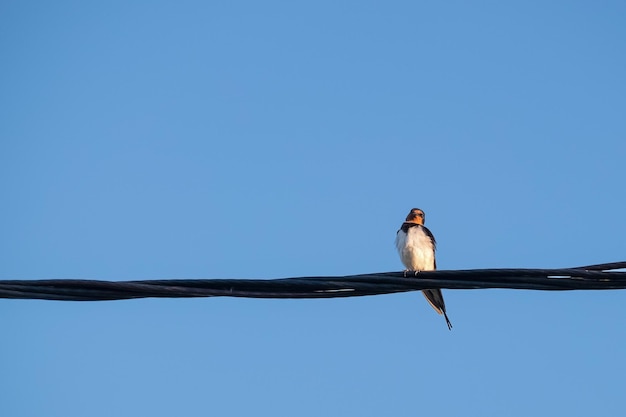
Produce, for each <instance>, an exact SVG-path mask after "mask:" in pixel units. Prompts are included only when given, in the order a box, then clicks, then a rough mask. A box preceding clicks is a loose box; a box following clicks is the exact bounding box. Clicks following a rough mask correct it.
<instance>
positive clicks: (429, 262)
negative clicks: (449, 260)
mask: <svg viewBox="0 0 626 417" xmlns="http://www.w3.org/2000/svg"><path fill="white" fill-rule="evenodd" d="M425 220H426V215H425V214H424V211H422V210H420V209H418V208H414V209H411V211H410V212H409V215H408V216H406V220H405V221H404V223H402V226H400V230H398V233H397V234H396V248H398V254H400V260H402V263H403V264H404V266H405V267H406V268H407V269H406V270H405V271H404V273H405V276H406V273H407V272H408V271H415V276H417V274H418V273H419V272H420V271H434V270H435V269H437V261H436V260H435V250H436V248H437V242H436V241H435V236H433V234H432V233H431V231H430V230H428V228H427V227H426V226H424V221H425ZM422 293H423V294H424V296H425V297H426V300H428V303H429V304H430V305H431V306H432V308H434V309H435V311H436V312H437V313H439V314H443V316H444V317H445V319H446V324H447V325H448V329H450V330H452V323H450V320H449V319H448V315H447V314H446V303H445V302H444V301H443V294H442V293H441V290H440V289H433V290H422Z"/></svg>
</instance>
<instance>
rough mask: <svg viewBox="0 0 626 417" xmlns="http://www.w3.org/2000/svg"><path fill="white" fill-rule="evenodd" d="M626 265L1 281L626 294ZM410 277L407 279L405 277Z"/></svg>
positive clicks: (83, 288) (21, 285)
mask: <svg viewBox="0 0 626 417" xmlns="http://www.w3.org/2000/svg"><path fill="white" fill-rule="evenodd" d="M625 268H626V262H614V263H607V264H599V265H588V266H581V267H576V268H567V269H469V270H438V271H422V272H419V273H418V274H417V276H415V274H414V273H413V272H408V273H406V274H405V273H403V272H382V273H373V274H363V275H349V276H342V277H300V278H281V279H270V280H263V279H174V280H146V281H95V280H74V279H51V280H0V298H11V299H40V300H61V301H99V300H124V299H132V298H148V297H158V298H185V297H249V298H335V297H357V296H364V295H377V294H392V293H398V292H407V291H417V290H424V289H433V288H445V289H481V288H509V289H525V290H552V291H563V290H615V289H626V272H619V271H615V270H616V269H625ZM405 275H406V276H405Z"/></svg>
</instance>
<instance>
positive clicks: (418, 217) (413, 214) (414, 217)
mask: <svg viewBox="0 0 626 417" xmlns="http://www.w3.org/2000/svg"><path fill="white" fill-rule="evenodd" d="M425 220H426V215H425V214H424V211H422V210H420V209H418V208H414V209H411V211H410V212H409V215H408V216H406V221H407V222H409V223H417V224H424V221H425Z"/></svg>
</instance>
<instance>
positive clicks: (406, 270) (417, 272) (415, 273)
mask: <svg viewBox="0 0 626 417" xmlns="http://www.w3.org/2000/svg"><path fill="white" fill-rule="evenodd" d="M408 272H413V276H414V277H416V276H417V274H419V273H420V271H419V270H417V271H412V270H410V269H405V270H404V278H406V274H407V273H408Z"/></svg>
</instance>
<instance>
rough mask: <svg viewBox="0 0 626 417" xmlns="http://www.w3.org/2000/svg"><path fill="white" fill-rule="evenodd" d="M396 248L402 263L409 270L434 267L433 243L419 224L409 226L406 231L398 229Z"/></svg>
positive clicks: (423, 269) (427, 269) (429, 269)
mask: <svg viewBox="0 0 626 417" xmlns="http://www.w3.org/2000/svg"><path fill="white" fill-rule="evenodd" d="M396 248H398V253H399V254H400V259H401V260H402V263H403V264H404V266H405V267H407V268H408V269H410V270H411V271H432V270H434V269H435V245H434V244H433V241H432V240H431V238H430V236H428V235H427V234H426V233H425V232H424V229H423V228H422V227H421V226H413V227H409V229H408V230H407V232H406V233H405V232H403V231H402V230H400V231H398V234H397V235H396Z"/></svg>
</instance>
